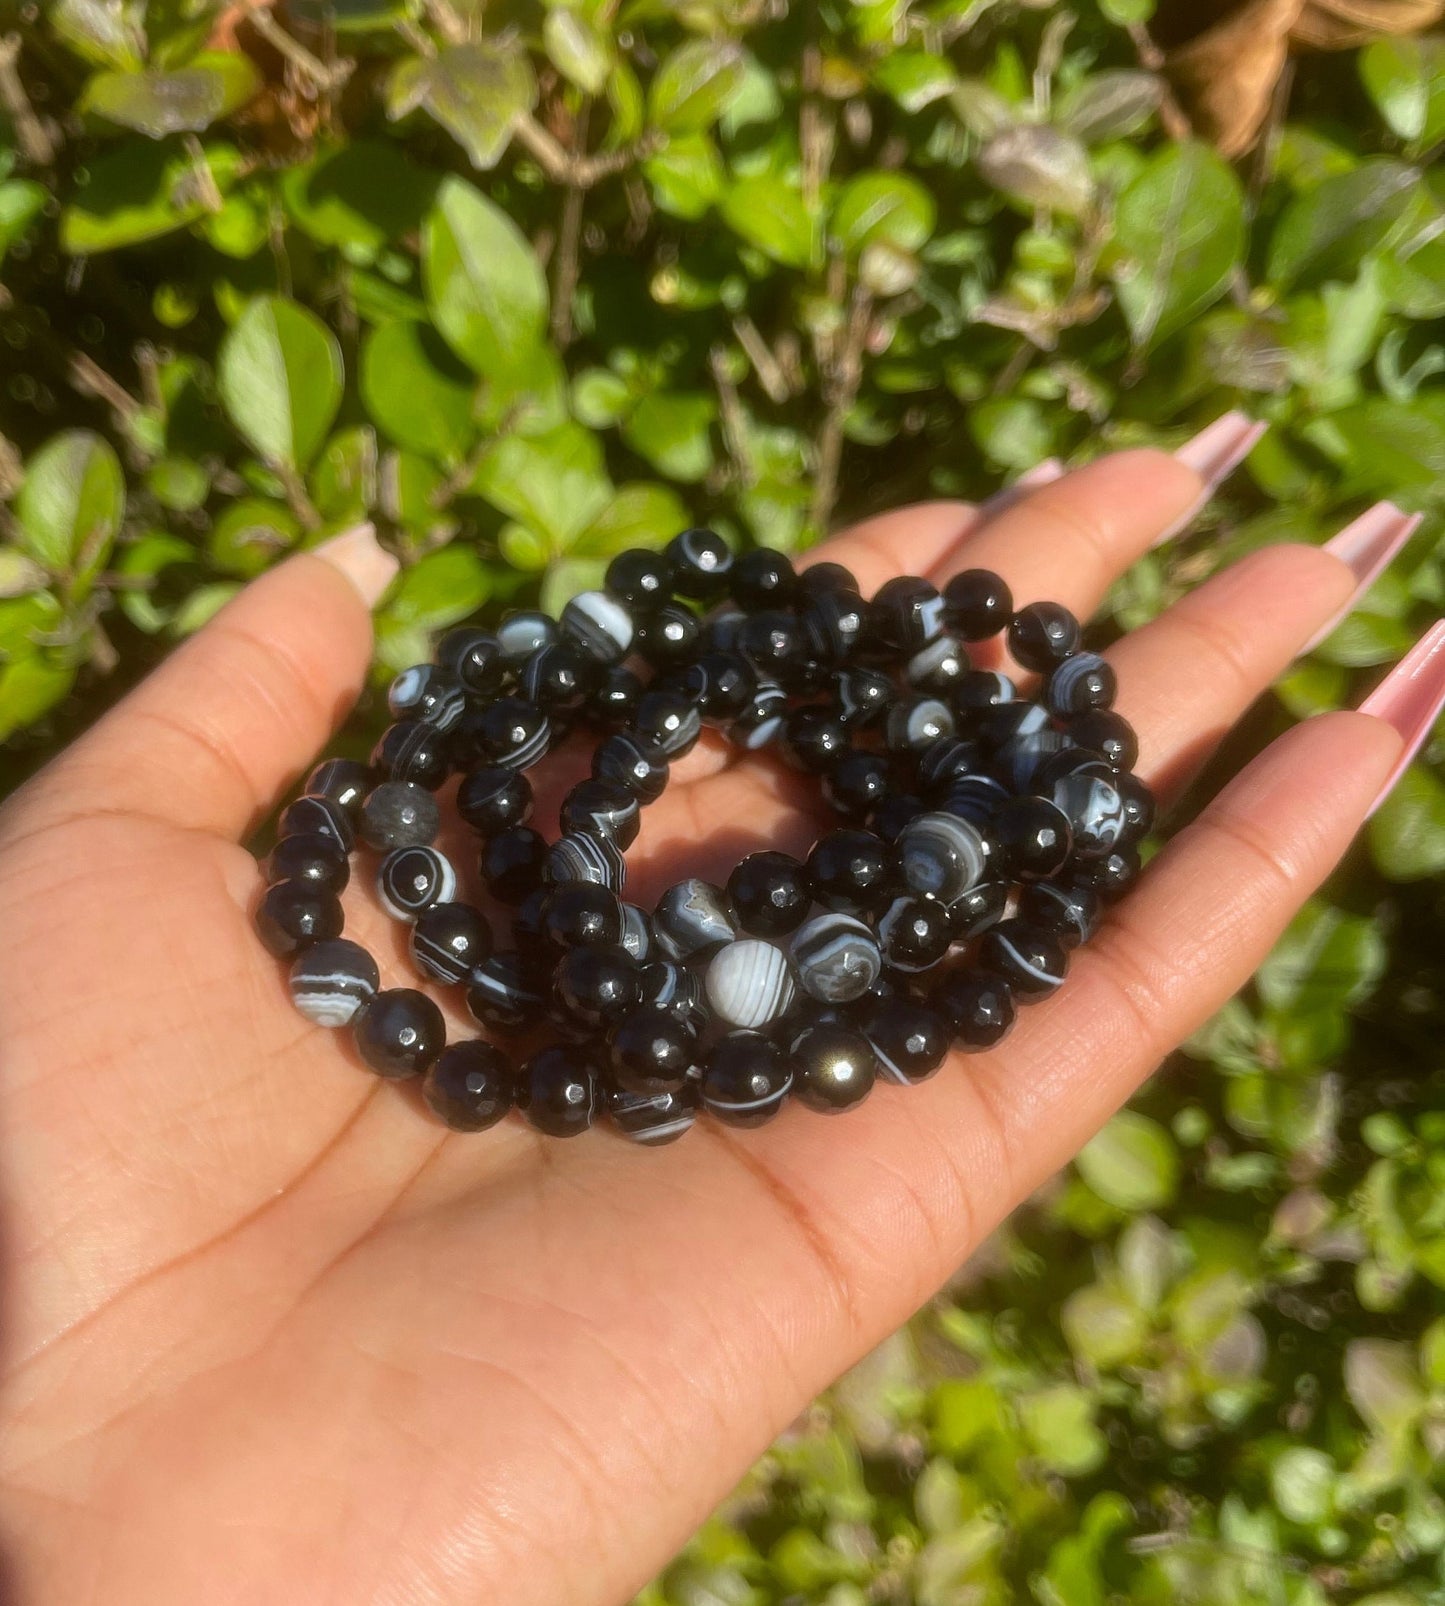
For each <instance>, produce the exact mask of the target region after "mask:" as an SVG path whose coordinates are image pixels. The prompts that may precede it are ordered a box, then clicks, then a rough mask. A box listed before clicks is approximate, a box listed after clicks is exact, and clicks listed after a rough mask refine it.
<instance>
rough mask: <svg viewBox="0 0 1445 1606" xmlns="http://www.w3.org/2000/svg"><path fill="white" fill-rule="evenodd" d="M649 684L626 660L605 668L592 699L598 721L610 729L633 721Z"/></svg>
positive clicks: (593, 710) (618, 728)
mask: <svg viewBox="0 0 1445 1606" xmlns="http://www.w3.org/2000/svg"><path fill="white" fill-rule="evenodd" d="M646 689H647V688H646V687H645V686H644V685H643V684H642V677H641V676H640V675H638V674H635V673H634V672H633V671H632V670H630V669H629V668H628V667H627V666H626V665H625V664H613V665H611V666H610V667H609V668H607V669H604V670H603V672H602V676H601V678H600V679H599V680H598V681H597V683H596V685H595V686H594V687H593V689H592V695H591V697H590V699H589V702H590V705H591V708H592V712H593V714H594V715H595V717H596V718H597V720H598V722H599V723H600V724H601V725H603V726H605V727H606V728H607V729H608V730H621V729H622V728H623V727H624V726H626V725H630V724H631V723H632V716H633V714H634V713H635V712H636V709H637V705H638V703H639V701H641V698H642V694H643V692H644V691H645V690H646Z"/></svg>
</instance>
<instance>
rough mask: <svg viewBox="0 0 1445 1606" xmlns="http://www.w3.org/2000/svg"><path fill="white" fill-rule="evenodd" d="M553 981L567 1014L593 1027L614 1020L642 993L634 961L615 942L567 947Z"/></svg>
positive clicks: (558, 998)
mask: <svg viewBox="0 0 1445 1606" xmlns="http://www.w3.org/2000/svg"><path fill="white" fill-rule="evenodd" d="M552 985H553V991H554V993H555V994H556V998H557V1002H558V1003H559V1004H560V1005H561V1006H562V1008H563V1009H564V1010H565V1011H566V1012H567V1014H568V1015H570V1016H571V1018H572V1019H573V1020H574V1021H576V1022H577V1024H578V1025H580V1026H587V1027H592V1028H596V1027H601V1026H605V1025H607V1024H608V1023H609V1022H610V1021H614V1020H616V1019H617V1018H618V1017H619V1016H621V1015H622V1014H624V1013H625V1012H626V1011H627V1010H629V1009H631V1008H632V1006H633V1005H634V1004H635V1003H636V1002H637V1000H638V997H639V995H640V993H641V982H640V980H639V976H638V966H637V961H636V960H635V959H634V958H633V957H632V955H631V954H629V953H628V952H627V950H626V949H625V948H623V947H622V946H621V945H620V944H618V943H596V944H593V945H591V946H587V947H581V948H569V949H568V950H567V952H566V953H565V954H563V955H562V959H561V961H560V963H559V964H558V966H557V975H556V977H555V979H554V981H553V984H552Z"/></svg>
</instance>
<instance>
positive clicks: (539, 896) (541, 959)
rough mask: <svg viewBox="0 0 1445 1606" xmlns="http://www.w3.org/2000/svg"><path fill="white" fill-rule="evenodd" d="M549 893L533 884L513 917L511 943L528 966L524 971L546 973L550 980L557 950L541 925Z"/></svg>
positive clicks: (540, 974) (540, 975)
mask: <svg viewBox="0 0 1445 1606" xmlns="http://www.w3.org/2000/svg"><path fill="white" fill-rule="evenodd" d="M604 890H605V889H604ZM552 892H553V889H552V888H551V887H549V886H540V887H534V888H533V889H532V891H531V892H529V893H528V894H527V896H526V897H525V898H523V899H522V901H521V903H519V904H518V905H517V912H516V913H515V914H514V915H513V916H512V942H513V944H514V945H515V947H516V949H517V952H518V954H519V955H520V956H521V960H522V963H523V964H524V965H525V966H526V967H527V974H528V975H529V976H536V977H539V978H540V977H542V976H543V975H544V974H545V976H546V978H547V979H549V980H550V979H551V975H552V971H553V969H554V968H555V966H556V964H557V956H558V954H559V952H560V950H559V949H558V948H557V946H556V945H555V944H554V943H553V942H552V940H551V938H550V937H549V936H548V935H547V932H546V929H545V926H544V917H545V915H546V911H547V900H548V898H550V897H551V895H552Z"/></svg>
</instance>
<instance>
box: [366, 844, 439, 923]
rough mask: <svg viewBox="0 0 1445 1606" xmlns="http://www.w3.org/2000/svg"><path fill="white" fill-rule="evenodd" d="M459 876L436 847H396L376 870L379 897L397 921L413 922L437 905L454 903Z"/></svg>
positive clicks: (384, 907) (382, 904) (383, 906)
mask: <svg viewBox="0 0 1445 1606" xmlns="http://www.w3.org/2000/svg"><path fill="white" fill-rule="evenodd" d="M456 890H457V875H456V871H455V870H454V869H453V868H452V865H451V861H450V860H449V859H448V858H447V857H446V855H445V854H443V853H439V852H438V851H437V850H436V849H435V848H393V849H392V850H391V852H390V853H388V854H387V856H386V857H385V858H384V859H383V860H382V861H381V863H380V864H379V865H378V866H377V870H376V894H377V897H378V899H379V900H380V902H381V906H382V908H383V909H385V910H386V912H387V913H388V914H389V915H390V916H391V917H392V918H393V919H394V920H405V921H408V922H410V921H413V920H415V919H416V918H417V916H418V915H419V914H420V913H421V912H422V910H423V909H429V908H431V906H432V905H433V904H434V903H450V902H451V900H452V898H453V897H454V896H455V895H456Z"/></svg>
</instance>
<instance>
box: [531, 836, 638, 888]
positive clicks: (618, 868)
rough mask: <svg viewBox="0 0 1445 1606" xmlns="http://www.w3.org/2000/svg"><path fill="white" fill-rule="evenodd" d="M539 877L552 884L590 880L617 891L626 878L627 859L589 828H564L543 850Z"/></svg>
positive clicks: (619, 849) (618, 849)
mask: <svg viewBox="0 0 1445 1606" xmlns="http://www.w3.org/2000/svg"><path fill="white" fill-rule="evenodd" d="M542 879H543V881H546V882H549V883H551V884H552V885H558V884H560V883H562V882H566V881H593V882H596V884H597V885H598V886H600V887H611V889H612V890H613V891H614V892H617V893H620V892H621V891H622V884H623V882H624V881H625V880H626V879H627V861H626V860H625V859H624V858H623V856H622V849H621V848H619V847H618V846H617V844H616V843H615V842H609V841H608V840H607V838H606V837H602V836H598V835H596V834H595V833H594V832H592V831H564V832H563V833H562V835H561V836H559V837H558V838H557V840H556V841H555V842H554V843H553V844H552V846H551V847H550V848H548V849H547V854H546V857H545V859H544V860H543V863H542Z"/></svg>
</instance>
